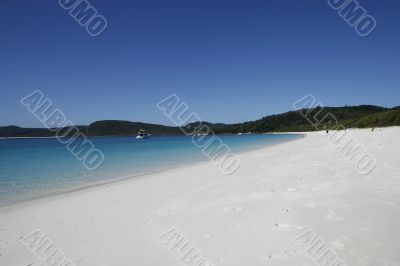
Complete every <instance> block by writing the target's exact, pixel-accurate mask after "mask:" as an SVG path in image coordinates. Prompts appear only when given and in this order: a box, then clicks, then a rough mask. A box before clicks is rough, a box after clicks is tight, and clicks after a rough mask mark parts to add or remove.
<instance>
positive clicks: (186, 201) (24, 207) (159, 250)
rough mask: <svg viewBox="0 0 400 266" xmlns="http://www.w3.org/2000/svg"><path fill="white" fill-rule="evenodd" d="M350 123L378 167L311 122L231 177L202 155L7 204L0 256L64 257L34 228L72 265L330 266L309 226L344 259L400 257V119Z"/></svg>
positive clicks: (36, 261)
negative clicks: (365, 165)
mask: <svg viewBox="0 0 400 266" xmlns="http://www.w3.org/2000/svg"><path fill="white" fill-rule="evenodd" d="M348 132H350V133H351V134H352V135H353V136H354V138H356V139H357V141H358V142H359V143H361V144H362V145H363V146H364V147H365V148H366V149H367V150H368V152H369V153H371V154H372V155H373V156H374V157H375V158H376V162H377V164H376V168H375V170H374V171H372V172H371V173H370V174H368V175H362V174H360V173H359V172H358V171H357V169H356V168H355V167H354V165H353V164H352V163H351V162H350V161H348V160H347V159H346V158H345V157H344V156H343V154H342V153H341V152H340V151H339V150H338V149H336V148H335V147H333V146H332V145H331V144H330V143H329V141H328V137H327V135H326V134H325V132H313V133H306V134H305V137H304V138H302V139H298V140H294V141H290V142H287V143H284V144H279V145H276V146H273V147H268V148H265V149H260V150H255V151H251V152H245V153H242V154H239V156H240V159H241V167H240V169H239V170H238V171H237V172H235V173H234V174H233V175H231V176H228V175H224V174H222V173H221V172H220V171H219V170H218V168H217V167H216V166H215V165H214V164H213V163H212V162H203V163H197V164H195V165H191V166H185V167H181V168H178V169H174V170H169V171H165V172H160V173H156V174H152V175H147V176H143V177H138V178H133V179H129V180H124V181H121V182H116V183H112V184H107V185H101V186H97V187H92V188H89V189H85V190H80V191H76V192H71V193H66V194H61V195H56V196H51V197H47V198H44V199H40V200H35V201H31V202H26V203H22V204H16V205H12V206H7V207H3V208H1V209H0V265H4V266H9V265H59V264H51V261H50V260H49V261H47V262H45V258H48V256H47V255H48V254H49V253H50V251H51V248H50V249H47V250H46V248H45V247H44V246H43V247H42V248H41V249H39V251H37V252H36V253H35V252H34V251H32V249H29V246H27V245H24V242H23V241H21V239H23V238H24V237H26V236H27V235H28V236H29V234H31V233H32V232H35V230H40V232H41V233H43V234H44V235H45V236H46V237H47V238H48V239H50V240H51V243H52V244H53V247H54V248H58V249H59V250H61V251H62V252H63V253H64V254H65V257H66V258H68V260H70V261H71V262H70V263H67V264H66V265H68V266H69V265H82V266H92V265H110V266H111V265H140V266H145V265H154V266H155V265H157V266H158V265H160V266H161V265H162V266H175V265H182V264H183V265H198V266H207V265H214V266H216V265H221V266H236V265H237V266H247V265H249V266H258V265H260V266H261V265H293V266H294V265H296V266H299V265H324V264H321V262H318V261H315V259H313V257H312V255H311V257H310V254H307V252H305V250H304V248H302V246H301V245H299V244H298V243H300V242H296V241H297V240H299V239H300V241H301V236H302V235H303V234H307V232H313V234H315V236H317V237H318V239H320V242H321V243H323V244H324V247H325V248H326V249H329V250H331V251H332V252H333V253H334V254H335V255H337V257H338V258H337V261H341V263H342V264H338V266H342V265H349V266H350V265H362V266H364V265H365V266H367V265H368V266H377V265H382V266H383V265H384V266H394V265H400V254H399V252H398V249H399V248H398V246H397V245H398V241H399V240H400V237H399V235H400V208H399V204H400V179H399V177H400V138H399V135H400V128H399V127H391V128H376V129H375V130H374V131H373V132H371V130H370V129H362V130H361V129H352V130H348ZM330 134H332V133H330ZM178 232H179V233H178ZM172 234H175V236H176V234H179V236H181V237H184V239H186V240H187V241H186V242H185V243H187V244H188V245H187V246H177V248H176V249H175V250H174V249H173V246H174V245H173V243H172V241H173V236H172ZM296 239H297V240H296ZM29 241H31V240H29V239H27V238H25V243H29ZM30 243H33V242H32V241H31V242H30ZM181 243H183V242H181ZM36 244H37V243H36ZM178 244H179V243H177V244H176V245H178ZM39 245H40V244H39ZM189 246H190V247H195V248H196V252H198V253H201V256H200V255H199V256H198V258H199V259H200V257H201V258H204V259H203V260H202V261H203V262H200V260H197V262H194V260H193V261H190V258H188V257H186V258H185V257H184V255H185V254H184V251H185V248H188V247H189ZM40 252H41V253H40ZM316 252H317V251H316ZM38 253H39V254H38ZM40 254H42V257H41V255H40ZM46 254H47V255H46ZM339 259H340V260H339ZM313 260H314V261H313ZM327 265H328V264H327ZM329 265H333V264H329Z"/></svg>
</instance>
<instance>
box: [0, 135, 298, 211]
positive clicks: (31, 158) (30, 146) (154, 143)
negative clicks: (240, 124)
mask: <svg viewBox="0 0 400 266" xmlns="http://www.w3.org/2000/svg"><path fill="white" fill-rule="evenodd" d="M218 136H219V137H220V138H221V140H222V141H223V143H224V144H226V145H227V146H228V147H229V148H230V149H231V150H232V152H234V153H239V154H240V153H241V152H245V151H250V150H254V149H259V148H263V147H267V146H270V145H274V144H278V143H282V142H286V141H289V140H293V139H296V138H300V137H301V136H302V135H295V134H252V135H241V136H238V135H218ZM90 140H91V141H92V142H93V143H94V145H95V147H96V148H97V149H99V150H101V151H102V152H103V153H104V155H105V161H104V163H103V164H102V165H101V166H100V167H99V168H97V169H96V170H94V171H89V170H87V169H86V168H85V167H84V166H83V163H82V161H79V160H77V159H76V158H75V157H74V156H73V155H72V154H71V153H70V152H69V151H68V150H67V149H66V148H65V145H63V144H61V143H59V142H58V140H57V139H54V138H42V139H39V138H28V139H7V140H0V206H4V205H9V204H13V203H18V202H24V201H28V200H31V199H35V198H40V197H44V196H48V195H52V194H58V193H62V192H68V191H72V190H75V189H80V188H85V187H89V186H92V185H96V184H101V183H107V182H113V181H118V180H122V179H126V178H133V177H135V176H141V175H145V174H149V173H153V172H158V171H164V170H168V169H172V168H176V167H180V166H183V165H187V164H190V163H194V162H200V161H205V160H208V158H207V157H206V156H205V155H204V154H203V153H202V151H201V150H200V149H199V148H197V147H196V146H195V145H194V144H193V143H192V139H191V137H188V136H152V137H150V138H148V139H135V137H129V136H118V137H91V138H90ZM215 167H217V166H215Z"/></svg>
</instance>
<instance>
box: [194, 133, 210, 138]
mask: <svg viewBox="0 0 400 266" xmlns="http://www.w3.org/2000/svg"><path fill="white" fill-rule="evenodd" d="M196 136H197V137H201V136H208V133H207V132H202V133H200V132H199V133H197V134H196Z"/></svg>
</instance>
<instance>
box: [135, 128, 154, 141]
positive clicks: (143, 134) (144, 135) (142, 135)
mask: <svg viewBox="0 0 400 266" xmlns="http://www.w3.org/2000/svg"><path fill="white" fill-rule="evenodd" d="M150 136H151V135H150V134H149V133H148V132H147V131H146V130H144V129H141V130H139V132H138V134H137V136H136V138H137V139H145V138H148V137H150Z"/></svg>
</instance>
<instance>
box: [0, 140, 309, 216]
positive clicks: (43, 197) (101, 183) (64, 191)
mask: <svg viewBox="0 0 400 266" xmlns="http://www.w3.org/2000/svg"><path fill="white" fill-rule="evenodd" d="M266 134H268V133H266ZM283 134H286V133H283ZM288 134H293V135H298V136H299V137H298V138H296V139H291V140H284V141H282V142H278V143H273V144H267V145H266V146H260V147H257V148H254V149H251V150H245V151H239V152H237V154H239V155H242V154H245V153H249V152H254V151H257V150H262V149H268V148H270V147H274V146H276V145H281V144H284V143H288V142H291V141H296V140H299V139H302V138H304V137H306V135H305V134H303V133H288ZM207 162H210V161H209V160H208V159H207V158H206V157H204V159H201V160H197V161H193V162H186V163H182V164H179V165H176V166H172V167H170V168H166V169H161V170H155V171H151V172H148V173H141V174H137V175H128V176H122V177H119V178H116V179H111V178H109V179H108V180H103V181H98V182H93V183H86V184H84V185H81V186H79V187H75V188H71V189H60V190H59V191H54V192H51V193H49V194H46V195H39V196H32V197H31V198H28V199H26V200H21V201H15V202H11V203H8V204H4V205H1V204H0V211H1V210H2V209H6V208H12V207H14V206H17V205H23V204H29V203H31V202H32V203H35V202H36V201H41V200H46V199H47V198H53V197H57V196H63V195H65V194H71V193H75V192H80V191H84V190H89V189H93V188H96V187H102V186H107V185H111V184H114V183H119V182H125V181H129V180H131V179H137V178H142V177H148V176H151V175H153V174H159V173H163V172H168V171H173V170H176V169H180V168H186V167H191V166H193V165H197V164H202V163H207ZM215 167H217V166H215Z"/></svg>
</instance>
